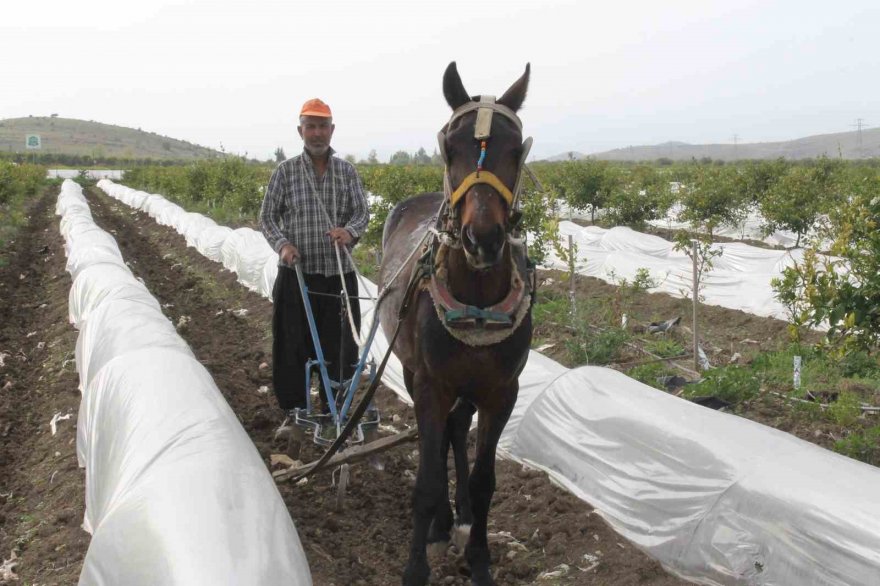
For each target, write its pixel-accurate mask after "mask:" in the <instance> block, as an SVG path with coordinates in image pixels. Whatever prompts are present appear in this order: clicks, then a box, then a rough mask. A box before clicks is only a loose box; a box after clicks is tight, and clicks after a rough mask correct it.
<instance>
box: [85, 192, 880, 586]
mask: <svg viewBox="0 0 880 586" xmlns="http://www.w3.org/2000/svg"><path fill="white" fill-rule="evenodd" d="M99 185H100V187H101V188H102V189H104V190H105V191H106V192H107V193H109V194H110V195H111V196H113V197H115V198H117V199H119V200H121V201H123V202H125V203H128V204H129V205H133V206H134V207H137V208H139V209H141V210H144V211H147V212H148V213H150V215H152V216H153V217H154V218H156V219H157V220H158V221H159V222H160V223H165V224H169V225H174V226H175V227H176V228H177V230H178V231H179V232H181V233H182V234H184V236H185V237H186V239H187V242H188V243H189V244H190V245H192V246H195V247H196V248H198V249H199V250H201V251H202V252H203V253H204V254H206V256H209V257H211V258H214V259H215V260H222V262H224V265H225V266H227V267H228V268H232V269H234V270H236V272H238V274H239V279H240V280H241V281H242V282H244V283H245V284H247V285H248V286H250V287H251V288H254V289H257V290H260V291H261V292H264V294H265V292H266V291H270V290H271V284H272V283H271V280H270V279H269V276H271V275H272V272H273V270H272V267H271V266H270V265H271V264H272V263H274V262H276V258H275V255H274V253H272V252H271V250H270V251H269V254H270V255H271V256H265V257H263V256H261V254H260V253H259V251H258V249H259V248H260V246H264V247H265V248H266V249H268V246H267V245H265V243H259V242H258V240H257V238H256V237H254V238H250V237H249V236H248V232H247V231H245V230H237V231H235V232H238V233H239V234H240V236H239V237H237V238H236V240H234V241H233V243H234V244H228V243H227V241H226V240H224V239H221V238H219V235H220V234H221V233H222V231H223V229H222V228H221V227H217V226H216V225H214V223H213V222H212V221H210V220H207V219H205V218H202V217H200V216H197V215H195V214H189V213H187V212H185V211H184V210H182V209H181V208H179V207H178V206H176V205H174V204H172V203H170V202H167V201H166V200H164V198H161V196H156V195H149V194H146V193H143V192H138V191H134V190H131V189H129V188H127V187H124V186H122V185H117V184H114V183H112V182H110V181H102V182H101V183H100V184H99ZM251 232H252V231H251ZM232 234H233V232H227V236H228V237H231V235H232ZM215 235H218V237H215ZM239 247H241V248H239ZM233 249H234V250H233ZM728 258H729V259H730V258H731V257H730V256H729V257H728ZM247 263H252V264H250V265H248V264H247ZM257 275H259V276H260V278H259V279H257V278H256V276H257ZM262 279H265V282H264V281H263V280H262ZM363 310H364V311H365V314H369V313H371V308H370V307H368V306H367V305H366V304H364V306H363ZM369 319H370V316H369V315H365V316H364V322H363V323H365V324H366V323H368V320H369ZM386 348H387V342H386V341H385V339H384V338H382V337H381V335H380V336H379V337H377V340H376V343H375V344H374V347H373V352H374V354H375V355H378V356H381V355H382V354H383V353H384V351H385V349H386ZM383 382H385V383H386V384H387V385H388V386H389V387H391V388H393V389H395V391H397V392H398V394H401V395H402V394H405V392H404V391H403V384H402V373H401V370H400V365H399V364H395V363H394V362H393V361H391V362H389V365H388V368H387V369H386V371H385V376H384V377H383ZM499 449H500V453H501V455H502V457H506V458H511V459H513V460H515V461H519V462H522V463H525V464H528V465H530V466H533V467H537V468H540V469H543V470H545V471H547V472H548V474H549V475H550V476H551V477H552V478H553V479H554V480H555V481H557V482H559V483H560V484H561V485H562V486H564V487H566V488H567V489H568V490H570V491H571V492H572V493H574V494H575V495H577V496H578V497H580V498H582V499H584V500H585V501H587V502H589V503H590V504H591V505H593V506H594V507H595V508H596V510H597V512H598V513H599V514H601V515H602V516H603V518H604V519H606V520H607V521H608V523H609V524H610V525H611V526H612V527H614V529H615V530H617V531H618V532H619V533H620V534H622V535H623V536H625V537H626V538H627V539H629V540H630V541H632V542H633V543H635V544H636V545H638V546H639V547H640V548H642V549H643V550H645V551H646V552H648V553H649V554H650V555H652V556H653V557H655V558H656V559H658V560H659V561H660V562H661V563H662V564H663V565H664V566H665V567H667V568H668V569H670V570H671V571H673V572H675V573H677V574H679V575H681V576H683V577H686V578H688V579H690V580H693V581H695V582H697V583H702V584H725V585H727V584H749V585H753V584H767V585H770V584H804V585H810V584H816V585H819V584H821V585H840V586H844V585H846V586H852V585H856V584H865V585H867V584H878V583H880V501H878V499H877V498H876V495H877V494H880V471H878V469H876V468H874V467H872V466H868V465H865V464H862V463H860V462H856V461H854V460H851V459H849V458H846V457H843V456H840V455H837V454H834V453H833V452H830V451H828V450H825V449H823V448H820V447H818V446H816V445H813V444H810V443H808V442H805V441H802V440H800V439H798V438H796V437H794V436H791V435H789V434H786V433H784V432H781V431H778V430H775V429H772V428H769V427H766V426H762V425H760V424H758V423H755V422H752V421H749V420H746V419H742V418H740V417H736V416H734V415H729V414H726V413H720V412H717V411H713V410H710V409H705V408H703V407H700V406H698V405H695V404H692V403H690V402H688V401H685V400H683V399H679V398H677V397H674V396H672V395H669V394H666V393H663V392H660V391H657V390H655V389H653V388H651V387H647V386H645V385H642V384H641V383H639V382H637V381H634V380H632V379H630V378H628V377H627V376H625V375H623V374H621V373H619V372H617V371H613V370H610V369H605V368H600V367H589V366H588V367H581V368H577V369H574V370H568V369H566V368H564V367H562V366H561V365H559V364H557V363H555V362H553V361H552V360H550V359H548V358H546V357H544V356H542V355H540V354H537V353H535V352H532V353H531V355H530V358H529V363H528V365H527V366H526V369H525V371H524V372H523V374H522V376H521V377H520V395H519V399H518V402H517V405H516V408H515V411H514V413H513V416H512V417H511V420H510V422H509V423H508V425H507V428H506V429H505V431H504V435H503V436H502V439H501V444H500V445H499Z"/></svg>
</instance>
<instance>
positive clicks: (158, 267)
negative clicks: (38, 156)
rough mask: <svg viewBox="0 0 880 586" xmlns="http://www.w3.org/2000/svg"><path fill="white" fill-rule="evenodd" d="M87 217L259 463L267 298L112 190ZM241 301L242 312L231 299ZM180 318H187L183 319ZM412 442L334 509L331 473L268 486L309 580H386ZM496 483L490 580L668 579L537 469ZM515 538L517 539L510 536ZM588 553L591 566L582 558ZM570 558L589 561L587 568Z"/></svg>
mask: <svg viewBox="0 0 880 586" xmlns="http://www.w3.org/2000/svg"><path fill="white" fill-rule="evenodd" d="M87 197H88V199H89V203H90V205H91V207H92V213H93V215H94V217H95V221H96V222H97V223H98V224H99V225H100V226H101V227H102V228H104V229H105V230H107V231H108V232H110V233H111V234H113V235H114V236H115V237H116V239H117V241H118V242H119V246H120V249H121V250H122V254H123V257H124V258H125V259H126V261H127V262H128V263H129V264H130V266H131V268H132V270H133V272H134V273H135V275H136V276H138V277H141V278H142V279H143V280H144V282H145V283H146V285H147V287H148V288H149V289H150V291H151V292H152V293H153V295H155V296H156V298H157V299H158V300H159V302H160V303H161V304H162V306H163V308H164V311H165V312H166V315H167V316H168V317H169V319H171V320H172V321H173V322H174V323H180V324H182V325H181V326H180V327H179V332H180V333H181V335H182V336H183V337H184V338H185V339H186V340H187V342H188V343H189V344H190V345H191V346H192V349H193V351H194V353H195V355H196V356H197V357H198V359H199V360H200V361H201V362H202V363H203V364H204V365H205V366H206V367H207V368H208V370H209V371H210V372H211V374H212V375H213V377H214V379H215V381H216V382H217V385H218V387H219V388H220V389H221V391H222V392H223V394H224V396H225V397H226V398H227V400H228V401H229V403H230V404H231V405H232V407H233V409H234V410H235V411H236V412H237V413H238V415H239V417H240V419H241V421H242V423H243V425H244V427H245V429H246V430H247V431H248V433H249V434H250V435H251V437H252V439H253V441H254V443H255V444H256V446H257V449H258V450H259V452H260V454H261V455H262V456H263V457H264V458H265V459H266V461H267V462H268V459H269V455H270V454H271V453H277V452H281V451H282V448H283V446H281V445H280V444H277V443H276V442H275V441H274V440H273V432H274V428H275V427H276V426H277V425H278V423H279V422H280V417H279V416H280V413H279V412H278V410H277V409H276V407H275V404H274V399H273V398H272V397H271V395H270V394H266V393H261V392H260V391H259V389H260V387H262V386H264V385H266V386H269V385H271V375H270V369H269V368H267V366H268V364H267V363H268V362H269V360H270V356H269V348H270V343H271V337H270V315H271V304H270V303H269V302H268V301H267V300H265V299H263V298H261V297H259V296H257V295H256V294H253V293H250V292H248V291H246V290H245V289H244V288H243V287H242V286H241V285H239V284H237V283H236V282H235V279H234V276H233V275H232V274H231V273H228V272H225V271H222V267H221V266H220V265H219V264H216V263H213V262H211V261H209V260H207V259H205V258H204V257H202V256H201V255H200V254H199V253H198V252H197V251H195V250H194V249H191V248H186V246H185V243H184V241H183V238H182V237H181V236H180V235H179V234H177V233H176V232H174V231H173V230H171V229H169V228H166V227H162V226H158V225H157V224H156V223H155V222H153V220H151V219H150V218H149V217H148V216H146V215H145V214H142V213H139V212H134V211H132V210H131V209H130V208H127V207H126V206H124V205H122V204H120V203H118V202H116V201H114V200H111V199H110V198H108V197H106V196H104V195H103V194H101V193H100V192H99V191H98V190H96V189H90V190H89V191H88V193H87ZM242 309H244V310H247V311H246V312H241V311H239V310H242ZM183 318H188V319H183ZM379 402H380V406H381V408H382V411H383V416H384V418H385V420H386V422H392V420H393V425H395V426H396V427H397V428H398V429H402V428H403V427H404V426H406V425H412V424H413V419H412V416H411V413H410V410H409V409H408V408H407V407H405V406H403V405H402V404H400V403H399V402H398V401H397V400H396V398H394V397H393V394H392V393H391V392H390V391H388V390H386V389H382V390H380V392H379ZM414 450H415V446H414V445H412V444H410V445H407V446H402V447H399V448H396V449H394V450H393V451H390V452H388V453H387V454H386V455H385V458H384V460H385V466H386V469H385V471H384V472H378V471H375V470H373V469H371V468H370V467H368V466H365V465H356V466H355V467H354V468H353V480H352V484H351V486H350V488H349V492H348V498H347V501H346V510H345V512H344V513H339V512H337V511H335V509H334V501H335V489H333V488H332V486H331V480H330V474H329V473H324V474H319V475H318V476H317V477H316V478H314V479H313V480H311V481H310V482H309V483H308V484H306V485H304V486H291V485H289V484H283V485H281V486H279V489H280V491H281V494H282V496H283V497H284V500H285V502H286V503H287V505H288V508H289V510H290V513H291V516H292V517H293V519H294V522H295V523H296V526H297V529H298V531H299V534H300V537H301V539H302V541H303V545H304V547H305V551H306V554H307V556H308V559H309V564H310V567H311V570H312V573H313V577H314V580H315V584H317V585H321V586H330V585H336V586H343V585H345V586H347V585H371V586H372V585H385V584H397V583H399V580H400V572H401V570H402V568H403V565H404V563H405V556H406V552H407V545H408V539H409V533H410V506H409V501H410V492H411V489H412V483H413V479H414V476H415V471H416V458H415V454H414ZM498 472H499V473H498V487H499V488H498V491H497V493H496V499H495V501H494V503H493V509H492V512H491V515H490V531H491V532H492V533H493V534H494V537H493V540H492V541H493V544H492V556H493V562H494V564H495V565H494V567H495V569H496V571H497V575H498V580H499V583H500V584H532V583H534V582H536V580H538V576H539V574H541V573H542V572H544V571H553V570H555V569H558V567H559V566H560V565H561V564H566V565H567V566H568V567H569V571H568V573H567V574H561V575H560V576H559V577H557V578H551V579H549V580H546V579H545V580H541V581H540V583H541V584H560V585H562V584H602V585H612V584H613V585H627V584H651V585H664V586H665V585H672V584H684V582H682V581H680V580H678V579H676V578H673V577H671V576H669V575H667V574H666V573H665V572H664V571H663V569H662V568H661V567H660V566H659V564H657V563H656V562H654V561H652V560H650V559H649V558H647V556H645V555H644V554H642V553H641V552H639V551H638V550H636V549H635V548H634V547H633V546H632V545H630V544H629V543H627V542H625V541H624V540H623V539H622V538H620V537H619V536H618V535H616V534H615V533H614V532H612V531H611V530H610V529H608V527H607V526H606V525H605V523H604V522H603V521H602V520H601V519H600V518H599V517H598V516H596V515H595V514H592V511H591V509H590V507H589V506H587V505H586V504H584V503H582V502H581V501H579V500H578V499H576V498H575V497H573V496H571V495H570V494H568V493H566V492H564V491H562V490H561V489H559V488H556V487H554V486H552V485H551V484H550V483H549V482H548V481H547V479H546V478H545V477H544V476H543V475H542V474H537V473H534V472H529V471H524V470H522V469H521V468H520V467H519V466H516V465H513V464H511V463H509V462H502V463H499V471H498ZM514 541H515V542H516V544H514ZM585 555H587V556H595V558H596V559H597V560H598V564H596V565H595V566H594V567H592V568H590V566H593V565H594V564H593V562H591V561H589V560H590V559H591V558H585V557H584V556H585ZM579 568H584V569H587V568H590V569H589V570H588V571H584V570H581V569H579ZM432 576H433V577H432V582H431V583H432V584H468V583H469V581H468V580H467V578H466V576H465V575H464V574H463V573H462V571H461V560H459V559H458V558H457V557H456V556H454V555H451V554H450V555H449V556H447V557H446V558H444V559H440V560H436V561H435V563H434V572H433V575H432Z"/></svg>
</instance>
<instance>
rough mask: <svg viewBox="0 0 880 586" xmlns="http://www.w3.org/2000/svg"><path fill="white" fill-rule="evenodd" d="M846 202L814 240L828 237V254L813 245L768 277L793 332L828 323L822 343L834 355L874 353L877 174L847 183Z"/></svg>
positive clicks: (878, 331) (878, 316)
mask: <svg viewBox="0 0 880 586" xmlns="http://www.w3.org/2000/svg"><path fill="white" fill-rule="evenodd" d="M848 188H849V189H848V191H849V193H852V198H851V201H849V202H845V203H841V204H839V205H838V207H837V208H836V209H835V210H834V211H832V212H831V214H829V221H828V224H827V227H826V228H824V229H822V230H820V231H819V235H818V236H817V239H816V241H817V243H818V242H819V241H820V240H819V238H826V239H828V238H830V239H831V240H832V242H833V245H832V247H831V254H832V256H828V257H823V256H820V255H819V254H818V253H817V252H816V250H815V247H813V248H808V249H807V250H806V251H805V254H804V258H803V260H802V261H801V262H798V263H796V264H795V265H794V266H792V267H790V268H787V269H785V271H784V272H783V276H782V278H781V279H774V281H773V288H774V291H775V292H776V296H777V298H778V299H779V300H780V302H782V303H783V305H785V306H786V307H787V308H788V311H789V318H790V320H791V322H792V326H793V330H795V331H796V330H797V329H798V328H799V327H800V326H802V325H813V326H818V325H821V324H823V323H826V324H827V325H828V333H827V341H828V342H829V343H830V344H831V345H832V347H833V348H835V349H836V350H837V351H838V352H840V353H846V352H848V351H850V350H867V351H869V352H870V351H876V350H877V348H878V344H880V304H878V302H877V300H878V299H880V177H878V176H877V174H876V171H875V172H873V173H872V176H869V177H866V178H864V179H863V180H861V181H856V182H853V183H850V184H849V185H848Z"/></svg>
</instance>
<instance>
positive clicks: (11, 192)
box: [0, 160, 46, 206]
mask: <svg viewBox="0 0 880 586" xmlns="http://www.w3.org/2000/svg"><path fill="white" fill-rule="evenodd" d="M45 180H46V168H45V167H43V166H40V165H29V164H26V163H22V164H16V163H12V162H8V161H2V160H0V206H2V205H5V204H8V203H9V202H11V201H13V200H14V199H16V198H19V197H31V196H33V195H35V194H36V193H37V191H38V190H39V188H40V186H42V185H43V184H44V182H45Z"/></svg>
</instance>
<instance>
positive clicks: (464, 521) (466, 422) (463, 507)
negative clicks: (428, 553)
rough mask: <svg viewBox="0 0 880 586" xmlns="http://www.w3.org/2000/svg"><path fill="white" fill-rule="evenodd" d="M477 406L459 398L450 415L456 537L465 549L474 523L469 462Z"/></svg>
mask: <svg viewBox="0 0 880 586" xmlns="http://www.w3.org/2000/svg"><path fill="white" fill-rule="evenodd" d="M474 411H476V408H475V407H474V405H473V403H471V402H470V401H465V400H464V399H459V400H458V403H457V404H456V406H455V407H453V409H452V413H451V414H450V415H449V418H450V427H451V434H450V440H451V442H452V453H453V455H454V456H455V537H454V542H455V544H456V546H458V548H459V549H464V547H465V544H466V543H467V541H468V538H469V537H470V532H471V526H472V525H473V523H474V513H473V510H472V509H471V500H470V497H469V494H468V492H469V489H468V484H469V476H470V465H469V463H468V433H469V432H470V429H471V422H472V421H473V420H474Z"/></svg>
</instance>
